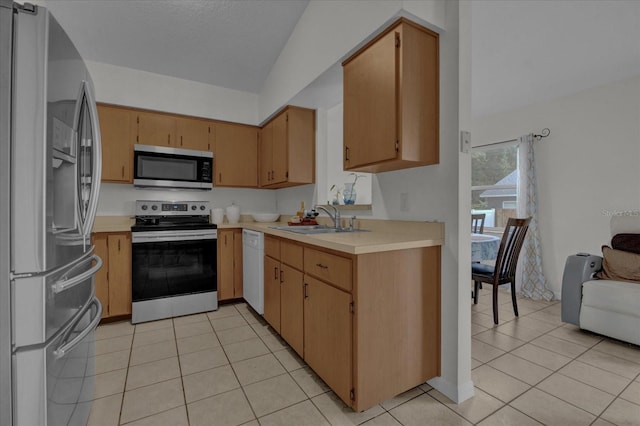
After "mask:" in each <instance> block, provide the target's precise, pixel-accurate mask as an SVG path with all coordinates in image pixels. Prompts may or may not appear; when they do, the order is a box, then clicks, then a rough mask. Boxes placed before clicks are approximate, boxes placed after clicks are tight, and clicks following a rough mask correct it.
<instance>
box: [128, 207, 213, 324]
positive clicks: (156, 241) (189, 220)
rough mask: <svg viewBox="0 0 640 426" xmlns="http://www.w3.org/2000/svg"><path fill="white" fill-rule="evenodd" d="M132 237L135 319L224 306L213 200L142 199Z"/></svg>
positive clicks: (180, 313)
mask: <svg viewBox="0 0 640 426" xmlns="http://www.w3.org/2000/svg"><path fill="white" fill-rule="evenodd" d="M131 240H132V243H133V248H132V275H133V277H132V293H133V294H132V300H133V312H132V318H131V322H132V323H134V324H136V323H139V322H144V321H153V320H157V319H161V318H170V317H175V316H180V315H188V314H194V313H197V312H207V311H213V310H215V309H218V292H217V279H218V274H217V240H218V231H217V229H216V225H215V224H212V223H209V202H208V201H136V222H135V225H133V226H132V227H131Z"/></svg>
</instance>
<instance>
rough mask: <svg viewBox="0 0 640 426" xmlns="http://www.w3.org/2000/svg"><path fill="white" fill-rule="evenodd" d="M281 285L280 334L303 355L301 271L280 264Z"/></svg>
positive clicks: (302, 285)
mask: <svg viewBox="0 0 640 426" xmlns="http://www.w3.org/2000/svg"><path fill="white" fill-rule="evenodd" d="M280 267H281V268H282V287H281V288H280V334H281V335H282V338H283V339H284V340H286V341H287V343H289V345H291V347H292V348H293V349H294V350H295V351H296V352H297V353H298V355H300V356H303V346H304V340H303V333H304V328H303V319H304V317H303V314H302V311H303V308H302V307H303V299H304V276H303V274H302V272H300V271H298V270H296V269H293V268H292V267H290V266H287V265H285V264H281V265H280Z"/></svg>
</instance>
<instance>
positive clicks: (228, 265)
mask: <svg viewBox="0 0 640 426" xmlns="http://www.w3.org/2000/svg"><path fill="white" fill-rule="evenodd" d="M240 297H242V230H241V229H219V230H218V300H229V299H237V298H240Z"/></svg>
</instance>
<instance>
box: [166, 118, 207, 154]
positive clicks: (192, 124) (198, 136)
mask: <svg viewBox="0 0 640 426" xmlns="http://www.w3.org/2000/svg"><path fill="white" fill-rule="evenodd" d="M175 120H176V144H175V147H176V148H185V149H197V150H199V151H213V145H214V143H215V137H216V132H215V128H214V125H213V122H212V121H211V120H203V119H201V118H191V117H176V119H175Z"/></svg>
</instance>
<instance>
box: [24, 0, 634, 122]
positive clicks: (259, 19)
mask: <svg viewBox="0 0 640 426" xmlns="http://www.w3.org/2000/svg"><path fill="white" fill-rule="evenodd" d="M36 1H37V3H39V4H44V5H45V6H46V7H48V8H49V9H50V10H51V11H52V12H53V13H54V15H55V16H56V17H57V19H58V20H59V21H60V23H61V24H62V26H63V27H64V28H65V29H66V30H67V32H68V33H69V35H70V37H71V38H72V40H73V41H74V43H75V44H76V46H77V47H78V49H79V50H80V52H81V54H82V55H83V57H85V58H86V59H88V60H91V61H96V62H103V63H109V64H113V65H119V66H122V67H127V68H133V69H138V70H144V71H148V72H153V73H158V74H163V75H168V76H173V77H178V78H182V79H187V80H194V81H198V82H202V83H207V84H211V85H215V86H221V87H225V88H229V89H235V90H242V91H247V92H252V93H260V91H261V89H262V87H263V85H264V82H265V80H266V79H267V77H268V75H269V72H270V71H271V68H272V67H273V64H274V63H275V61H276V60H277V58H278V56H279V54H280V52H281V51H282V49H283V47H284V46H285V44H286V42H287V40H288V39H289V37H290V35H291V33H292V31H293V30H294V28H295V26H296V24H297V22H298V20H299V19H300V16H301V15H302V13H303V12H304V10H305V8H306V7H307V4H308V3H309V0H36ZM311 1H324V0H311ZM362 1H365V0H362ZM387 1H397V0H387ZM470 4H471V10H472V28H471V34H472V46H471V52H472V97H471V99H472V111H473V114H474V116H476V117H478V116H482V115H487V114H492V113H496V112H500V111H505V110H509V109H513V108H518V107H521V106H525V105H527V104H530V103H535V102H540V101H544V100H547V99H551V98H553V97H558V96H563V95H567V94H570V93H574V92H577V91H581V90H584V89H587V88H591V87H595V86H598V85H602V84H606V83H609V82H613V81H616V80H621V79H624V78H628V77H631V76H635V75H640V1H637V0H615V1H613V0H589V1H587V0H581V1H578V0H554V1H543V0H517V1H516V0H512V1H506V0H474V1H472V2H470ZM341 82H342V76H341V70H340V67H339V66H334V67H331V68H330V69H329V71H328V72H327V75H326V76H321V77H320V78H319V79H318V81H317V82H316V83H315V84H312V86H311V87H310V89H313V90H312V91H311V92H310V93H303V94H302V95H304V96H302V98H301V99H300V101H301V103H308V102H316V103H317V102H318V101H317V99H319V98H322V97H323V96H324V97H328V96H327V95H328V94H333V95H332V96H329V98H331V99H332V102H335V101H333V98H336V99H337V100H339V99H340V97H341V85H342V84H341ZM325 103H326V102H325ZM318 106H322V105H320V104H318Z"/></svg>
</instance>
